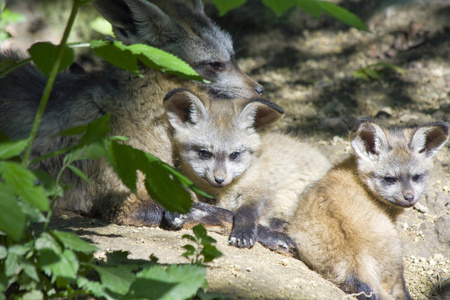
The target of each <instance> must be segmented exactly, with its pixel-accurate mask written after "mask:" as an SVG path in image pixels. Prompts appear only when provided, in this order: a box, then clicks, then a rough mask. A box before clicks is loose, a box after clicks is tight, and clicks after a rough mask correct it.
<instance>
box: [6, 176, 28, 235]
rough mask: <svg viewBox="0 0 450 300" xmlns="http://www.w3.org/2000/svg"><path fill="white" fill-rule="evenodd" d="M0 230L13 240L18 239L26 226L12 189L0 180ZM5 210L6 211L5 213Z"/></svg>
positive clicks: (23, 215)
mask: <svg viewBox="0 0 450 300" xmlns="http://www.w3.org/2000/svg"><path fill="white" fill-rule="evenodd" d="M0 199H1V201H0V211H2V212H3V213H1V214H0V230H1V231H4V232H6V234H8V235H10V236H11V238H12V239H13V240H15V241H18V240H19V239H20V238H21V237H22V234H23V231H24V230H25V227H26V219H25V214H24V213H23V211H22V209H21V207H20V205H19V203H18V201H17V198H16V195H15V194H14V192H13V190H12V189H11V188H10V187H9V186H7V185H6V184H4V183H3V182H1V181H0ZM5 212H6V213H5Z"/></svg>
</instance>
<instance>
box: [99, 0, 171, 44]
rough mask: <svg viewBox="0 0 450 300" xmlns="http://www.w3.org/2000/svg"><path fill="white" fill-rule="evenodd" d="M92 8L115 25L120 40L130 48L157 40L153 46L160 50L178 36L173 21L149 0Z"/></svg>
mask: <svg viewBox="0 0 450 300" xmlns="http://www.w3.org/2000/svg"><path fill="white" fill-rule="evenodd" d="M92 4H93V6H94V7H95V9H96V10H97V11H98V12H99V13H100V14H101V15H102V16H103V17H104V18H105V19H106V20H108V21H109V22H110V23H111V25H112V26H113V30H114V34H115V35H116V37H117V39H119V40H121V41H123V42H124V43H127V44H132V43H138V42H140V43H143V42H144V41H145V40H149V41H152V40H153V41H154V45H153V46H158V44H159V43H162V42H164V39H165V38H168V34H173V33H176V32H177V27H176V24H175V23H174V22H173V20H172V19H171V17H170V16H169V15H167V14H166V13H165V12H164V11H162V10H161V9H160V8H159V7H158V6H156V5H155V4H153V3H151V2H148V1H146V0H95V1H94V2H92Z"/></svg>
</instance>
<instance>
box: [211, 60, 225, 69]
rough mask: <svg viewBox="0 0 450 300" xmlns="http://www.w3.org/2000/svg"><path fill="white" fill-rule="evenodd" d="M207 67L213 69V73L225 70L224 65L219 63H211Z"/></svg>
mask: <svg viewBox="0 0 450 300" xmlns="http://www.w3.org/2000/svg"><path fill="white" fill-rule="evenodd" d="M208 66H209V67H210V68H211V69H213V70H214V71H224V70H225V64H224V63H222V62H220V61H213V62H210V63H208Z"/></svg>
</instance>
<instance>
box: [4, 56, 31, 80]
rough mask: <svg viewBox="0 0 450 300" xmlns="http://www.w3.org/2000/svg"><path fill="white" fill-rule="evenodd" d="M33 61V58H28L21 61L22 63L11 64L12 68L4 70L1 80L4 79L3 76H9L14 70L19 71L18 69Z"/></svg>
mask: <svg viewBox="0 0 450 300" xmlns="http://www.w3.org/2000/svg"><path fill="white" fill-rule="evenodd" d="M30 61H31V58H27V59H24V60H21V61H18V62H17V61H14V62H13V63H12V64H11V66H10V67H8V68H7V69H6V70H3V71H2V72H1V73H0V78H2V77H3V76H5V75H6V74H8V73H9V72H11V71H12V70H14V69H17V68H18V67H20V66H23V65H24V64H26V63H29V62H30Z"/></svg>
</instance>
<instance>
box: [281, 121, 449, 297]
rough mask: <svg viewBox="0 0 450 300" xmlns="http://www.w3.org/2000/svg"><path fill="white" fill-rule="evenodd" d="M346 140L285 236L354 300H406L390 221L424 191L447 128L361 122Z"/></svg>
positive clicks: (443, 125) (305, 198)
mask: <svg viewBox="0 0 450 300" xmlns="http://www.w3.org/2000/svg"><path fill="white" fill-rule="evenodd" d="M350 138H351V144H352V147H353V149H354V154H353V155H352V156H350V157H349V158H347V159H346V160H344V161H343V162H341V163H340V164H338V165H336V166H335V167H333V168H332V169H331V170H330V171H329V172H328V173H327V175H326V176H325V177H324V178H322V179H321V180H320V181H319V182H318V183H316V184H314V185H313V186H312V187H311V188H310V189H308V191H307V193H306V194H305V195H304V196H303V197H302V198H301V200H300V201H299V203H298V209H297V211H296V213H295V216H294V217H293V218H292V219H291V221H290V224H289V226H288V228H287V231H286V233H287V234H288V235H289V236H290V237H291V238H292V239H293V240H294V241H295V242H296V244H297V247H298V254H299V256H300V258H301V259H302V260H303V261H304V262H305V263H306V264H307V265H309V266H310V267H311V268H312V269H314V270H316V271H317V272H319V273H320V274H322V275H323V276H324V277H325V278H328V279H330V280H331V281H333V282H334V283H336V284H337V285H339V286H340V287H341V288H342V289H343V290H344V291H346V292H351V293H361V295H359V296H358V299H411V296H410V295H409V293H408V291H407V289H406V287H405V282H404V279H403V263H402V249H401V242H400V241H399V236H398V233H397V230H396V220H397V217H398V216H399V214H401V213H402V212H403V210H404V209H405V208H407V207H411V206H413V205H414V204H415V203H416V202H417V201H418V200H419V198H420V197H421V195H422V193H423V192H424V190H425V187H426V182H427V179H428V175H429V172H430V171H431V169H432V166H433V156H434V155H435V154H436V153H437V151H438V150H439V149H440V148H441V147H442V146H443V145H444V144H445V142H446V140H447V138H448V124H446V123H443V122H435V123H430V124H425V125H423V126H420V127H418V128H414V129H403V130H386V129H382V128H381V127H379V126H378V125H377V124H375V123H374V122H372V121H371V120H370V119H368V118H361V119H359V120H358V123H357V126H356V129H355V131H354V132H352V133H351V135H350ZM370 294H372V297H371V298H369V296H368V295H370Z"/></svg>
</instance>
